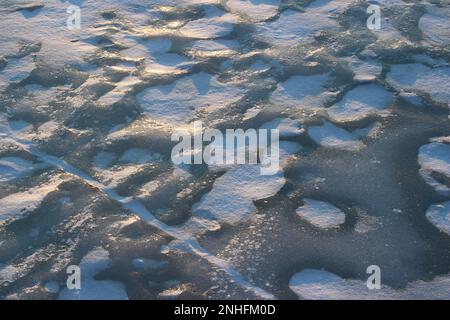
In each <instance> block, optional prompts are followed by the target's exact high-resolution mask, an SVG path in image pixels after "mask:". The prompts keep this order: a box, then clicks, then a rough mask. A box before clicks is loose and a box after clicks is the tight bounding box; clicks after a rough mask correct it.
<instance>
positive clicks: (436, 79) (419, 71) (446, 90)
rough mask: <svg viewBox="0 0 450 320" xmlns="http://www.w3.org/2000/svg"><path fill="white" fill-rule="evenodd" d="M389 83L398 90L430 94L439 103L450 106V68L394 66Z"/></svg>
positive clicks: (417, 64) (415, 64) (388, 76)
mask: <svg viewBox="0 0 450 320" xmlns="http://www.w3.org/2000/svg"><path fill="white" fill-rule="evenodd" d="M387 81H388V82H389V84H391V85H392V86H393V87H395V88H396V89H398V90H405V91H417V92H418V93H428V94H429V95H430V96H431V98H432V99H434V100H436V101H437V102H441V103H446V104H447V105H450V67H438V68H429V67H427V66H425V65H423V64H419V63H411V64H398V65H393V66H391V70H390V72H389V73H388V75H387Z"/></svg>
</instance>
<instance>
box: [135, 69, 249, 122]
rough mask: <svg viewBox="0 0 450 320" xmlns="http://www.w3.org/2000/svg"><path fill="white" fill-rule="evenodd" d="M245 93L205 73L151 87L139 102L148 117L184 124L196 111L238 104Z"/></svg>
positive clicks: (140, 96) (141, 94)
mask: <svg viewBox="0 0 450 320" xmlns="http://www.w3.org/2000/svg"><path fill="white" fill-rule="evenodd" d="M243 95H244V90H242V89H240V88H238V87H237V86H235V85H234V84H226V83H221V82H219V81H218V80H217V79H216V77H213V76H211V75H209V74H207V73H205V72H201V73H197V74H194V75H190V76H186V77H183V78H181V79H179V80H177V81H176V82H175V83H172V84H169V85H163V86H156V87H150V88H148V89H146V90H144V91H143V92H141V93H140V94H138V96H137V99H138V102H139V104H140V105H141V107H142V109H143V110H144V112H145V114H147V116H148V117H149V118H150V119H152V120H156V121H160V122H166V123H178V124H184V123H187V122H188V120H189V119H190V118H191V117H192V116H193V115H194V111H195V110H204V111H206V112H207V111H209V110H211V111H212V110H216V109H218V108H222V107H224V106H227V105H230V104H232V103H233V102H236V101H238V100H239V99H240V98H242V97H243Z"/></svg>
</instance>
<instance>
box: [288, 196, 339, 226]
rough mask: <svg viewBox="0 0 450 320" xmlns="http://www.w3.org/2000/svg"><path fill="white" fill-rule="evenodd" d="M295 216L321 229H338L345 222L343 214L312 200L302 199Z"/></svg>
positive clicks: (331, 206) (330, 206) (334, 208)
mask: <svg viewBox="0 0 450 320" xmlns="http://www.w3.org/2000/svg"><path fill="white" fill-rule="evenodd" d="M303 202H304V205H303V206H301V207H299V208H298V209H297V215H298V216H299V217H301V218H303V219H305V220H306V221H308V222H309V223H311V224H313V225H314V226H316V227H318V228H321V229H333V228H338V227H339V226H340V225H342V224H343V223H344V222H345V214H344V213H343V212H342V211H341V210H340V209H338V208H336V207H335V206H333V205H331V204H329V203H326V202H322V201H317V200H312V199H304V200H303Z"/></svg>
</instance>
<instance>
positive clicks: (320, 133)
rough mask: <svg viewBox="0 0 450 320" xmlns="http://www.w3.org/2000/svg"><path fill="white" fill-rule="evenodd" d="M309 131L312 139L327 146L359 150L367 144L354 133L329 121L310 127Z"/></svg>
mask: <svg viewBox="0 0 450 320" xmlns="http://www.w3.org/2000/svg"><path fill="white" fill-rule="evenodd" d="M308 133H309V136H310V137H311V139H312V140H314V141H315V142H316V143H317V144H319V145H321V146H322V147H325V148H333V149H341V150H347V151H359V150H361V149H363V148H364V146H365V145H364V143H362V142H361V141H359V140H358V139H357V138H356V137H355V135H353V134H352V133H350V132H348V131H346V130H344V129H342V128H338V127H336V126H334V125H333V124H331V123H329V122H327V121H325V124H324V125H323V126H316V127H310V128H309V130H308Z"/></svg>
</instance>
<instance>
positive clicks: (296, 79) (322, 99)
mask: <svg viewBox="0 0 450 320" xmlns="http://www.w3.org/2000/svg"><path fill="white" fill-rule="evenodd" d="M328 80H329V77H328V75H326V74H318V75H313V76H302V75H296V76H292V77H291V78H289V79H288V80H286V81H285V82H283V83H280V84H278V86H277V89H276V90H275V91H274V92H273V93H272V95H271V96H270V101H271V102H272V103H275V104H278V105H280V106H283V107H286V108H296V109H320V108H323V107H324V106H325V104H326V103H327V102H329V101H331V99H333V98H334V97H335V96H336V94H335V93H332V92H328V91H327V90H326V88H325V85H326V83H327V81H328Z"/></svg>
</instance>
